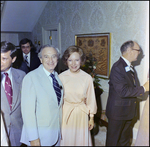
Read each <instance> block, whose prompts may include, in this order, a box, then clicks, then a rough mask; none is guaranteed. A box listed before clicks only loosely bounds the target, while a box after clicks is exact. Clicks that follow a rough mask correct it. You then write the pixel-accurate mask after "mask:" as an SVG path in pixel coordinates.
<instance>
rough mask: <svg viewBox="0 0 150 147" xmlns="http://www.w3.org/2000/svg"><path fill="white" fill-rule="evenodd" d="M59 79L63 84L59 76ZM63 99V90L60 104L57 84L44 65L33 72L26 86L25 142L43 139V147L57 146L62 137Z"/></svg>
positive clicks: (23, 137) (24, 86)
mask: <svg viewBox="0 0 150 147" xmlns="http://www.w3.org/2000/svg"><path fill="white" fill-rule="evenodd" d="M57 75H58V74H57ZM56 79H57V80H58V83H59V85H60V86H62V83H61V81H60V80H59V79H58V76H56ZM62 87H63V86H62ZM62 102H63V89H62V90H61V101H60V104H59V106H58V101H57V96H56V93H55V91H54V88H53V84H52V83H51V82H50V80H49V79H48V77H47V75H46V74H45V72H44V70H43V65H42V64H41V65H40V66H39V67H38V68H37V69H35V70H33V71H31V72H29V73H28V74H27V75H26V76H25V78H24V80H23V85H22V95H21V110H22V117H23V130H22V135H21V142H22V143H24V144H27V145H29V146H30V141H32V140H36V139H38V138H39V139H40V143H41V146H52V145H54V144H55V143H56V142H57V140H58V139H59V138H60V136H61V123H62Z"/></svg>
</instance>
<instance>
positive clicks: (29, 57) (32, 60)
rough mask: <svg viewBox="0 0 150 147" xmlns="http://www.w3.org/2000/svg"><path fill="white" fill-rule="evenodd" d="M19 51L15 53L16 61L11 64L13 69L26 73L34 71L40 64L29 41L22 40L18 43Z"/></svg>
mask: <svg viewBox="0 0 150 147" xmlns="http://www.w3.org/2000/svg"><path fill="white" fill-rule="evenodd" d="M19 46H20V49H19V50H18V51H17V52H18V53H17V60H16V62H15V63H14V64H13V67H14V68H19V69H21V70H23V71H25V72H26V73H28V72H30V71H32V70H34V69H36V68H37V67H39V65H40V64H41V62H40V60H39V58H38V54H37V53H36V51H35V48H34V45H33V43H32V41H31V40H29V39H27V38H24V39H22V40H21V41H20V43H19Z"/></svg>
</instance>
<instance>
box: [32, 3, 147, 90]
mask: <svg viewBox="0 0 150 147" xmlns="http://www.w3.org/2000/svg"><path fill="white" fill-rule="evenodd" d="M147 5H149V2H148V1H49V2H48V3H47V5H46V7H45V9H44V11H43V13H42V14H41V16H40V18H39V20H38V22H37V24H36V26H35V27H34V29H33V32H32V39H33V40H34V38H37V40H40V41H41V44H42V26H44V25H53V24H58V23H60V24H61V44H62V53H63V52H64V51H65V50H66V48H67V47H68V46H70V45H74V44H75V35H76V34H90V33H106V32H110V33H112V38H111V66H112V64H113V63H114V62H116V61H117V60H118V58H119V57H120V55H121V53H120V46H121V45H122V43H123V42H125V41H127V40H130V39H132V40H135V41H137V42H138V43H139V44H140V46H141V47H142V49H143V52H144V54H145V55H146V56H148V57H147V58H149V48H148V47H147V46H146V37H147V36H146V31H147V27H146V21H147V17H149V16H148V15H149V10H148V6H147ZM147 58H145V59H147ZM146 62H147V61H145V60H144V58H143V60H142V62H141V64H140V65H139V66H137V67H135V68H136V69H137V72H138V76H139V79H140V83H141V84H143V83H144V82H145V80H146V78H143V77H145V76H146V75H147V71H148V67H149V65H147V64H145V63H146ZM143 71H145V72H143ZM101 85H102V88H103V89H104V91H106V92H108V80H101Z"/></svg>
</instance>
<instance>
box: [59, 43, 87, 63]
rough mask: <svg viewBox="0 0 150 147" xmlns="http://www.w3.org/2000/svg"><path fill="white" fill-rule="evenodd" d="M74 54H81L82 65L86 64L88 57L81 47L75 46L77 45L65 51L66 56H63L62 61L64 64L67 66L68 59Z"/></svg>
mask: <svg viewBox="0 0 150 147" xmlns="http://www.w3.org/2000/svg"><path fill="white" fill-rule="evenodd" d="M74 52H77V53H79V55H80V59H81V65H83V64H84V62H85V59H86V56H85V54H84V52H83V50H82V49H81V48H80V47H78V46H75V45H73V46H69V47H68V48H67V49H66V50H65V52H64V54H63V56H62V61H63V62H64V64H65V65H67V60H68V58H69V57H70V55H71V54H72V53H74Z"/></svg>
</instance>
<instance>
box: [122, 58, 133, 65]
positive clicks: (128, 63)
mask: <svg viewBox="0 0 150 147" xmlns="http://www.w3.org/2000/svg"><path fill="white" fill-rule="evenodd" d="M121 58H122V59H123V60H124V61H125V62H126V63H127V65H128V66H129V67H130V65H131V63H130V62H129V61H128V60H127V59H126V58H124V57H123V56H121Z"/></svg>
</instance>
